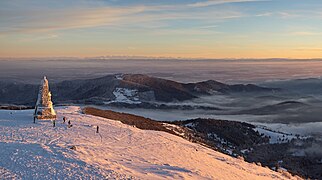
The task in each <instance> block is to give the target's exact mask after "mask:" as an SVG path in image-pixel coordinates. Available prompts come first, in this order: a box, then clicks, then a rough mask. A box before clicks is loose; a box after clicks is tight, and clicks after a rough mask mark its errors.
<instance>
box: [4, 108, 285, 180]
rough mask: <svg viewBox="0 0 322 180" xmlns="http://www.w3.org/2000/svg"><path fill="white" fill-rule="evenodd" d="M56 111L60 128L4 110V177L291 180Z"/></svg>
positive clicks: (169, 139) (174, 140)
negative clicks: (97, 129) (69, 125)
mask: <svg viewBox="0 0 322 180" xmlns="http://www.w3.org/2000/svg"><path fill="white" fill-rule="evenodd" d="M56 111H57V115H58V120H57V121H56V127H55V128H54V127H52V123H51V121H47V120H39V121H38V122H37V123H36V124H33V118H32V113H33V110H21V111H9V110H1V111H0V179H272V178H277V179H286V177H284V176H282V175H281V174H280V173H277V172H274V171H271V170H269V169H268V168H263V167H260V166H257V165H255V164H250V163H246V162H244V161H242V160H239V159H235V158H232V157H229V156H227V155H224V154H222V153H219V152H216V151H213V150H210V149H208V148H206V147H203V146H201V145H198V144H193V143H191V142H189V141H186V140H184V139H182V138H180V137H177V136H174V135H171V134H168V133H165V132H157V131H147V130H140V129H137V128H135V127H132V126H128V125H125V124H122V123H120V122H118V121H113V120H108V119H104V118H100V117H94V116H90V115H84V114H81V113H80V109H79V107H75V106H70V107H59V108H56ZM64 116H65V117H67V121H68V120H70V121H71V123H72V125H73V127H71V128H68V127H67V122H66V124H63V123H62V122H63V121H62V117H64ZM97 125H98V126H99V130H100V133H99V134H98V133H96V126H97ZM72 146H75V147H76V150H72V149H70V147H72Z"/></svg>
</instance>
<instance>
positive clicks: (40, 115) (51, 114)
mask: <svg viewBox="0 0 322 180" xmlns="http://www.w3.org/2000/svg"><path fill="white" fill-rule="evenodd" d="M34 117H35V118H37V119H56V113H55V110H54V108H53V102H52V101H51V93H50V91H49V85H48V80H47V78H46V76H45V77H44V79H43V80H42V81H41V85H40V88H39V93H38V99H37V103H36V106H35V114H34Z"/></svg>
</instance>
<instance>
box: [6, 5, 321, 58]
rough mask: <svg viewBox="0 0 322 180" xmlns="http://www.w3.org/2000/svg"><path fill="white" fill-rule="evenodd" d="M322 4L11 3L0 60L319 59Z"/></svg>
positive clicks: (7, 14)
mask: <svg viewBox="0 0 322 180" xmlns="http://www.w3.org/2000/svg"><path fill="white" fill-rule="evenodd" d="M321 12H322V2H321V1H319V0H305V1H303V0H163V1H152V0H151V1H148V0H137V1H134V0H132V1H129V0H110V1H108V0H56V1H52V0H28V1H26V0H10V1H1V2H0V48H1V50H0V56H1V57H48V56H76V57H90V56H109V55H124V56H170V57H193V58H197V57H200V58H248V57H249V58H268V57H283V58H317V57H321V55H322V43H321V42H322V41H321V40H322V36H321V35H322V23H321V20H322V13H321Z"/></svg>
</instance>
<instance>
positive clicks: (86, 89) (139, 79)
mask: <svg viewBox="0 0 322 180" xmlns="http://www.w3.org/2000/svg"><path fill="white" fill-rule="evenodd" d="M49 81H50V79H49ZM38 88H39V85H35V84H23V83H17V82H9V81H0V89H1V90H0V103H1V104H21V105H33V104H34V103H35V101H36V97H37V91H38ZM50 90H51V92H52V96H53V101H54V103H86V104H109V103H126V104H138V103H141V102H151V101H152V102H180V101H185V100H191V99H194V98H197V97H199V96H203V95H213V94H231V93H251V92H271V91H276V90H279V89H277V88H266V87H260V86H256V85H253V84H247V85H244V84H234V85H228V84H224V83H221V82H217V81H214V80H208V81H202V82H197V83H180V82H176V81H171V80H167V79H161V78H156V77H151V76H147V75H143V74H116V75H108V76H104V77H101V78H95V79H79V80H68V81H62V82H59V83H51V84H50Z"/></svg>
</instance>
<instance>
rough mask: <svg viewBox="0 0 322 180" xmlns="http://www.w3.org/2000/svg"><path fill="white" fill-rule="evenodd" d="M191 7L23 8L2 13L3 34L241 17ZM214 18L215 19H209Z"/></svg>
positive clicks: (230, 12) (231, 13) (239, 13)
mask: <svg viewBox="0 0 322 180" xmlns="http://www.w3.org/2000/svg"><path fill="white" fill-rule="evenodd" d="M187 8H191V7H187V6H183V7H182V6H178V7H173V6H165V5H160V6H142V5H135V6H128V7H66V8H59V9H37V8H31V9H20V10H19V11H17V12H15V11H14V12H9V11H8V12H2V13H1V16H0V24H3V25H2V26H0V34H6V33H17V32H18V33H19V32H22V33H33V32H48V31H55V30H64V29H77V28H89V27H98V26H111V27H113V26H131V25H140V24H142V25H143V26H145V27H146V26H147V25H148V24H150V23H151V24H152V26H156V22H161V21H163V23H164V21H169V20H199V21H212V22H213V21H216V20H223V19H231V18H239V17H242V16H243V14H242V13H241V12H238V11H236V10H224V9H216V10H214V11H200V10H199V11H188V10H187ZM209 17H213V18H209Z"/></svg>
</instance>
